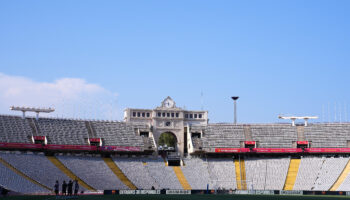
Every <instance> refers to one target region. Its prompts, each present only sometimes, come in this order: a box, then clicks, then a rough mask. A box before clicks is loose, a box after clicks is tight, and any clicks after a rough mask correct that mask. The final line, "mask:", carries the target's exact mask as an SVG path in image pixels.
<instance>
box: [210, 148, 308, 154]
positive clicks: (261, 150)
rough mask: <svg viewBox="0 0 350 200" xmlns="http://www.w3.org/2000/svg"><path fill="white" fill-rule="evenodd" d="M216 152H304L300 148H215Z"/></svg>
mask: <svg viewBox="0 0 350 200" xmlns="http://www.w3.org/2000/svg"><path fill="white" fill-rule="evenodd" d="M215 152H216V153H249V152H251V153H302V152H303V151H302V149H298V148H253V149H252V150H250V149H249V148H215Z"/></svg>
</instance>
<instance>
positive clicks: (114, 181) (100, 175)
mask: <svg viewBox="0 0 350 200" xmlns="http://www.w3.org/2000/svg"><path fill="white" fill-rule="evenodd" d="M58 159H59V160H60V161H61V162H62V163H63V164H64V165H65V166H66V167H67V168H68V169H70V170H71V171H72V172H73V173H74V174H75V175H77V176H78V177H79V178H80V179H82V180H83V181H85V182H86V183H87V184H89V185H90V186H92V187H93V188H95V189H98V190H107V189H109V190H112V189H128V187H126V186H125V185H124V184H123V183H122V182H121V181H120V180H119V179H118V178H117V177H116V176H115V175H114V174H113V172H112V171H111V170H110V169H109V168H108V167H107V165H106V164H105V163H104V161H103V160H102V159H101V157H92V156H58Z"/></svg>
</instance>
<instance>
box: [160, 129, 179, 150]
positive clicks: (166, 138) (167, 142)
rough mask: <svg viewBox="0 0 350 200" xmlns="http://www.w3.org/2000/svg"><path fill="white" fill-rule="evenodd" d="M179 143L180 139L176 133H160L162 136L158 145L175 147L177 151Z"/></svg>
mask: <svg viewBox="0 0 350 200" xmlns="http://www.w3.org/2000/svg"><path fill="white" fill-rule="evenodd" d="M177 143H178V139H177V137H176V135H175V134H174V133H172V132H169V131H167V132H164V133H162V134H160V136H159V138H158V145H159V146H162V147H164V146H166V147H173V148H174V150H176V151H177Z"/></svg>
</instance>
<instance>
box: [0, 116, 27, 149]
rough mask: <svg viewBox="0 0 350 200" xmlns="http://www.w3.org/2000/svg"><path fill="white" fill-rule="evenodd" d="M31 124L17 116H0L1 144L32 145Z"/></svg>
mask: <svg viewBox="0 0 350 200" xmlns="http://www.w3.org/2000/svg"><path fill="white" fill-rule="evenodd" d="M30 135H32V129H31V128H30V125H29V122H28V121H27V120H23V119H22V118H21V117H17V116H4V115H0V142H15V143H30V137H28V136H30Z"/></svg>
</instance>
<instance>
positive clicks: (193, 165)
mask: <svg viewBox="0 0 350 200" xmlns="http://www.w3.org/2000/svg"><path fill="white" fill-rule="evenodd" d="M184 163H185V165H184V166H182V167H181V169H182V172H183V174H184V175H185V177H186V179H187V181H188V183H189V184H190V186H191V188H192V189H202V190H204V189H206V188H207V184H208V183H209V181H210V178H209V173H208V163H207V162H206V161H204V160H202V159H200V158H188V159H185V160H184Z"/></svg>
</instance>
